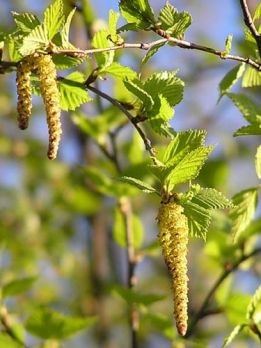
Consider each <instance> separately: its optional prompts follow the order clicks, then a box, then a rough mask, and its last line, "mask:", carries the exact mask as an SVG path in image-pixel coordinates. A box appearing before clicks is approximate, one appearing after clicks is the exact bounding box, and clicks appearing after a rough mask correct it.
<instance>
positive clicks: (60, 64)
mask: <svg viewBox="0 0 261 348" xmlns="http://www.w3.org/2000/svg"><path fill="white" fill-rule="evenodd" d="M84 59H86V58H77V57H69V56H64V55H61V54H57V55H53V56H52V60H53V62H54V64H55V66H56V68H57V70H67V69H71V68H74V67H76V66H78V65H80V64H81V63H82V62H83V61H84Z"/></svg>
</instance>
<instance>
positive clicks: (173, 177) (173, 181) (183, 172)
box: [165, 146, 213, 192]
mask: <svg viewBox="0 0 261 348" xmlns="http://www.w3.org/2000/svg"><path fill="white" fill-rule="evenodd" d="M212 150H213V146H207V147H198V148H197V149H195V150H193V151H191V152H190V153H188V154H187V155H186V156H185V157H184V158H183V159H182V160H181V161H180V162H179V163H178V164H177V165H176V166H175V167H174V168H173V169H172V168H171V171H170V173H169V174H168V175H167V177H166V178H165V185H166V186H167V189H168V191H169V192H171V191H172V190H173V188H174V187H175V186H176V185H177V184H181V183H184V182H186V181H189V180H192V179H195V178H196V177H197V176H198V174H199V172H200V169H201V168H202V166H203V165H204V162H205V161H206V159H207V157H208V155H209V153H210V152H211V151H212Z"/></svg>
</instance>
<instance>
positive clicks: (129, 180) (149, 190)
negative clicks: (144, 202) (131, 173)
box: [120, 176, 157, 193]
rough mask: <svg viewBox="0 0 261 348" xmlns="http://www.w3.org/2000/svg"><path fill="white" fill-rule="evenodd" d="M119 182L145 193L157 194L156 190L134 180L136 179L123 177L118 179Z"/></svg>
mask: <svg viewBox="0 0 261 348" xmlns="http://www.w3.org/2000/svg"><path fill="white" fill-rule="evenodd" d="M120 180H121V181H123V182H126V183H128V184H130V185H133V186H135V187H136V188H138V189H139V190H141V191H143V192H146V193H157V191H156V189H155V188H154V187H152V186H150V185H148V184H146V183H145V182H143V181H141V180H139V179H136V178H130V177H127V176H123V177H121V178H120Z"/></svg>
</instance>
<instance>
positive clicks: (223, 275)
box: [186, 248, 261, 337]
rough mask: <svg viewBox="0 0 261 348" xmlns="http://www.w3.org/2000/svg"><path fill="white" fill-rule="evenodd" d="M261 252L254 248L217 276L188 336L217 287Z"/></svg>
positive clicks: (202, 315) (188, 333)
mask: <svg viewBox="0 0 261 348" xmlns="http://www.w3.org/2000/svg"><path fill="white" fill-rule="evenodd" d="M259 253H261V248H257V249H254V250H252V251H251V252H250V253H249V254H244V255H242V256H241V257H240V258H239V259H238V260H237V261H235V262H234V263H232V264H229V265H227V267H226V268H225V269H224V271H223V272H222V273H221V274H220V276H219V277H218V278H217V280H216V281H215V283H214V284H213V286H212V287H211V289H210V290H209V292H208V294H207V296H206V298H205V300H204V301H203V303H202V305H201V306H200V308H199V310H198V312H197V313H196V314H195V316H194V318H193V319H192V321H191V323H190V325H189V327H188V331H187V334H186V337H190V336H191V335H192V334H193V333H194V330H195V327H196V326H197V324H198V322H199V321H200V320H201V319H202V318H203V317H205V312H206V310H207V308H208V306H209V303H210V300H211V299H212V297H213V295H214V294H215V292H216V291H217V289H218V288H219V287H220V285H221V284H222V283H223V282H224V280H225V279H226V278H227V277H228V276H229V275H230V274H231V273H232V272H234V271H235V270H237V269H238V267H239V266H240V265H241V263H243V262H244V261H246V260H248V259H250V258H251V257H254V256H256V255H257V254H259Z"/></svg>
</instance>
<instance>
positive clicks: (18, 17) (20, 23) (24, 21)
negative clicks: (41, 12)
mask: <svg viewBox="0 0 261 348" xmlns="http://www.w3.org/2000/svg"><path fill="white" fill-rule="evenodd" d="M12 16H13V18H14V21H15V23H16V25H17V28H18V29H19V30H21V32H22V33H23V34H29V33H30V32H31V31H32V30H33V29H34V28H35V27H37V25H39V24H41V23H40V21H39V19H38V18H37V16H35V15H33V14H31V13H17V12H12Z"/></svg>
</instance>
